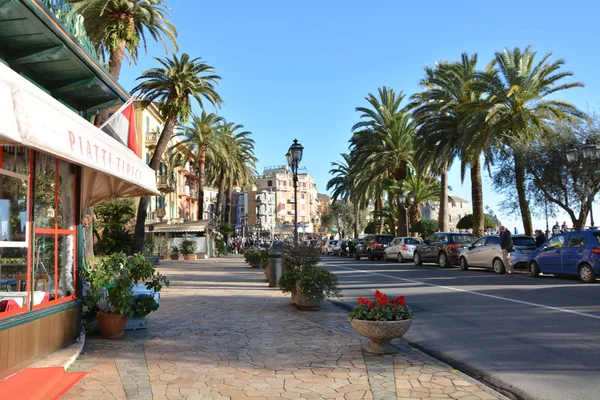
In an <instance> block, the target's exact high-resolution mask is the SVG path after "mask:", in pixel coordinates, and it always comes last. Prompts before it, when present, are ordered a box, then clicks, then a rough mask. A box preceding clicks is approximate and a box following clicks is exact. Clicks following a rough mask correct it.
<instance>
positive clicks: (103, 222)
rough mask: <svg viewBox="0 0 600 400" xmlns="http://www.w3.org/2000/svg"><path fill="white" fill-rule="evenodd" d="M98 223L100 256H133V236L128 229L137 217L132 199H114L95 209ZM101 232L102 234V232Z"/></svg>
mask: <svg viewBox="0 0 600 400" xmlns="http://www.w3.org/2000/svg"><path fill="white" fill-rule="evenodd" d="M94 211H95V213H96V217H97V222H96V225H95V228H99V230H97V231H96V232H95V234H96V237H97V238H98V240H97V241H96V250H97V253H98V254H102V255H108V254H114V253H126V254H131V249H132V244H133V236H132V234H131V232H129V230H128V229H127V225H128V224H129V221H130V220H131V219H132V218H133V217H134V216H135V205H134V202H133V200H130V199H114V200H111V201H110V202H108V203H103V204H100V205H97V206H96V207H95V208H94ZM100 230H101V232H100Z"/></svg>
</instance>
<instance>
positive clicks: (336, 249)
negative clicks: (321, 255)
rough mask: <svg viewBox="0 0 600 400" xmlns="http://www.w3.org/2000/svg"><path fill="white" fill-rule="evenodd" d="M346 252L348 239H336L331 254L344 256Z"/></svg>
mask: <svg viewBox="0 0 600 400" xmlns="http://www.w3.org/2000/svg"><path fill="white" fill-rule="evenodd" d="M347 254H348V241H347V240H340V241H338V242H337V243H336V244H335V246H333V255H334V256H340V257H342V256H345V255H347Z"/></svg>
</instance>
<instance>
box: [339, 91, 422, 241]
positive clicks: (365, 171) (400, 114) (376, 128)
mask: <svg viewBox="0 0 600 400" xmlns="http://www.w3.org/2000/svg"><path fill="white" fill-rule="evenodd" d="M403 99H404V95H403V94H402V92H400V93H398V94H396V92H395V91H394V90H393V89H391V88H387V87H383V88H379V89H378V97H376V96H374V95H372V94H369V95H368V96H367V98H366V100H367V102H368V103H369V105H370V106H371V108H366V107H357V108H356V111H358V112H360V113H361V116H360V118H361V119H362V121H360V122H358V123H357V124H355V125H354V126H353V127H352V131H353V135H352V138H351V139H350V150H351V152H352V153H353V156H352V157H353V159H354V160H356V165H357V166H356V170H355V171H356V179H355V181H354V187H355V188H357V189H359V188H360V190H359V191H358V192H357V193H358V194H359V196H360V195H361V192H362V195H363V196H364V195H365V194H366V193H367V192H372V193H373V194H374V195H375V197H374V199H375V208H376V209H377V210H379V209H382V208H383V206H384V198H385V193H384V191H385V188H384V187H383V185H382V181H384V180H386V179H390V178H391V179H394V180H395V181H396V182H402V181H403V180H404V179H405V178H406V174H407V171H408V167H409V160H411V159H412V154H413V139H414V124H413V122H412V120H411V118H410V115H409V114H408V113H407V112H405V110H403V109H402V108H401V106H400V104H401V103H402V100H403ZM404 219H405V215H404V214H403V213H401V212H398V221H399V225H400V224H403V223H404ZM382 229H383V219H382V218H380V226H379V230H380V231H381V230H382Z"/></svg>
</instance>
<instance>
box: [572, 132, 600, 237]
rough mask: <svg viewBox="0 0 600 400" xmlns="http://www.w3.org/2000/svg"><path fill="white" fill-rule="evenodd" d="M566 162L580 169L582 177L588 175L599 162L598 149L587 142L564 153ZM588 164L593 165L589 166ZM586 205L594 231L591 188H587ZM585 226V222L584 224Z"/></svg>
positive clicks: (599, 150) (599, 151)
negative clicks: (579, 147)
mask: <svg viewBox="0 0 600 400" xmlns="http://www.w3.org/2000/svg"><path fill="white" fill-rule="evenodd" d="M565 155H566V157H567V162H568V163H569V164H571V165H573V166H577V167H580V168H582V170H583V173H584V175H588V174H589V173H590V172H591V169H592V168H593V167H595V163H596V162H597V161H600V147H598V146H597V145H596V144H595V143H591V142H587V143H586V144H585V145H584V146H583V147H582V148H581V149H569V150H567V151H566V154H565ZM590 162H591V163H592V164H593V165H592V166H590ZM587 195H588V196H587V197H588V198H587V203H588V207H589V209H590V222H591V224H592V225H591V227H590V228H591V229H595V227H596V225H595V224H594V211H593V208H594V193H593V191H592V188H591V186H588V193H587ZM584 224H585V222H584Z"/></svg>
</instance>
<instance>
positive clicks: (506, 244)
mask: <svg viewBox="0 0 600 400" xmlns="http://www.w3.org/2000/svg"><path fill="white" fill-rule="evenodd" d="M500 249H502V262H503V263H504V268H506V274H507V275H512V274H513V273H514V272H515V269H514V268H513V266H512V265H511V263H509V262H508V254H509V253H511V252H513V251H514V249H515V246H514V245H513V241H512V236H511V235H510V229H506V228H505V227H504V226H501V227H500Z"/></svg>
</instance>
